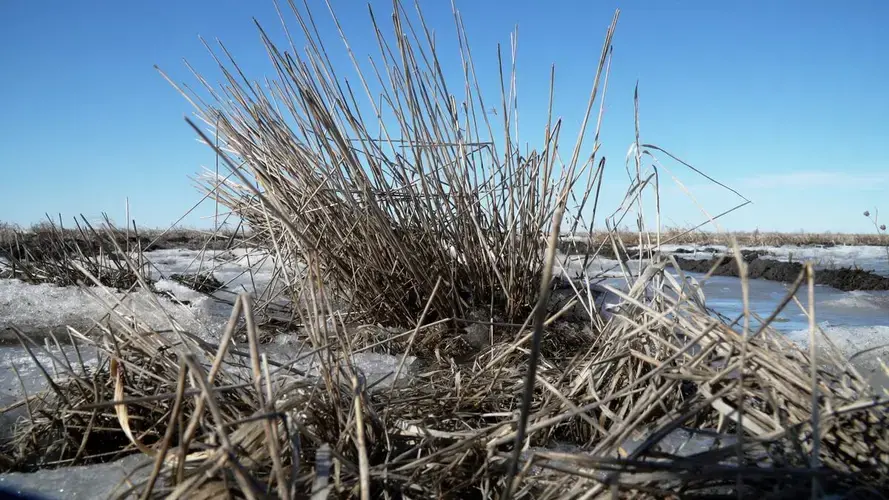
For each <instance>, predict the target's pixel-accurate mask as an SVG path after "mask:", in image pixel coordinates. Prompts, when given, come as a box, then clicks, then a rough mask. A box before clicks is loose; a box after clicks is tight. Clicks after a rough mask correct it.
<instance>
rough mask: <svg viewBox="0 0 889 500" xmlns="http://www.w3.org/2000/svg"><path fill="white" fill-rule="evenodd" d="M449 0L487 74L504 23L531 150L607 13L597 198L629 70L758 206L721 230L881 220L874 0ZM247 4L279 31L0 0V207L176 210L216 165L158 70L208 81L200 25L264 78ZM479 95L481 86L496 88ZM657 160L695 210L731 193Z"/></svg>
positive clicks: (573, 94)
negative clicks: (552, 87) (868, 212)
mask: <svg viewBox="0 0 889 500" xmlns="http://www.w3.org/2000/svg"><path fill="white" fill-rule="evenodd" d="M285 3H286V2H285ZM297 3H300V2H297ZM309 3H310V4H311V5H312V6H313V9H314V12H315V13H316V15H317V16H318V18H319V19H321V20H323V21H324V22H322V23H321V25H320V28H321V31H322V36H323V37H324V38H325V40H327V42H328V48H329V49H333V51H334V52H335V54H336V56H335V63H336V64H340V63H342V64H346V63H347V59H345V57H344V56H343V51H342V50H341V48H342V45H341V44H340V43H339V39H338V36H337V34H336V32H335V31H334V29H333V26H332V25H331V23H330V22H329V15H328V14H327V11H326V9H325V7H324V4H323V2H321V1H318V0H309ZM332 4H333V6H334V9H335V10H336V11H337V12H338V14H339V15H340V16H341V18H342V19H341V20H342V21H343V23H344V27H345V29H346V32H347V34H348V36H349V38H350V41H351V43H352V46H353V49H354V50H355V52H356V54H357V55H358V56H359V57H366V56H367V55H368V54H374V55H375V54H376V48H375V45H374V44H372V38H371V36H372V33H371V31H370V30H369V27H368V26H369V25H368V23H367V22H366V20H367V18H368V13H367V8H366V4H364V3H361V2H346V1H342V0H339V1H338V0H332ZM372 4H373V6H374V9H375V12H376V13H377V15H378V18H387V17H388V14H389V12H390V11H391V2H390V1H389V0H385V1H374V2H372ZM423 5H424V7H423V8H424V13H425V15H426V19H427V22H428V23H429V24H430V25H431V26H432V27H433V28H434V29H435V30H436V32H437V33H440V34H441V41H440V42H439V43H440V44H441V45H442V50H443V57H444V58H445V59H446V61H445V64H446V65H454V66H456V65H457V64H458V63H459V62H458V60H457V59H456V58H457V57H458V53H457V51H456V49H455V48H454V46H453V45H451V46H447V45H445V44H444V42H450V41H451V40H453V33H454V28H453V19H452V17H451V15H450V5H449V2H442V1H429V2H423ZM506 5H509V7H506ZM457 7H458V9H460V11H461V13H462V14H463V18H464V20H465V24H466V27H467V30H468V33H469V37H470V42H471V44H472V47H473V55H474V56H475V58H476V64H477V66H478V67H479V70H480V72H483V73H487V74H489V75H490V77H491V81H494V80H493V79H494V78H496V68H495V66H494V65H493V63H494V61H495V60H496V59H495V57H494V56H495V48H496V44H497V43H498V42H501V43H503V44H504V46H506V47H508V46H509V35H510V32H511V30H512V29H513V27H514V26H515V25H518V30H519V50H518V54H519V60H518V70H519V116H520V120H522V131H523V137H522V138H521V139H522V141H523V142H524V141H530V142H531V144H532V147H533V146H534V145H539V143H540V142H541V141H540V139H541V138H542V136H543V132H542V126H541V125H540V123H541V117H542V116H543V114H544V113H545V106H546V95H547V85H548V84H547V81H548V76H549V67H550V65H551V64H555V67H556V81H557V86H556V92H557V99H556V110H555V112H556V113H557V114H558V115H560V116H563V117H564V118H565V120H566V124H567V127H568V130H571V126H572V124H574V125H573V126H574V127H576V124H577V123H578V122H579V120H580V119H581V112H582V108H583V107H584V105H585V103H586V99H587V96H588V93H589V87H590V83H591V77H592V74H593V71H594V68H595V62H596V58H597V56H598V53H599V51H600V47H601V42H602V38H603V35H604V32H605V28H606V27H607V25H608V22H609V21H610V18H611V15H612V13H613V10H614V9H615V8H617V7H620V8H621V9H622V13H621V19H620V22H619V24H618V29H617V34H616V37H615V40H614V49H615V51H614V55H615V59H614V64H613V67H612V76H611V81H610V83H609V95H608V103H609V104H608V107H607V111H606V115H605V126H604V133H603V135H602V140H603V142H604V144H605V146H604V149H603V151H604V152H605V154H606V155H607V156H608V158H609V167H608V168H609V169H610V173H609V176H608V184H607V185H606V188H605V191H606V195H605V197H604V199H603V202H604V203H605V207H606V208H611V207H613V206H615V204H616V203H617V202H618V201H619V197H618V196H617V193H618V192H620V193H622V192H623V189H624V185H623V184H624V181H625V179H626V175H625V173H624V171H623V159H624V155H625V154H626V151H627V148H628V146H629V145H630V143H631V141H632V140H633V114H632V95H633V87H634V85H635V83H636V81H637V80H638V81H639V82H640V95H641V106H642V108H641V119H642V139H643V141H644V142H650V143H655V144H658V145H661V146H663V147H665V148H667V149H669V150H670V151H672V152H674V153H675V154H677V155H678V156H680V157H682V158H683V159H685V160H687V161H689V162H691V163H692V164H694V165H695V166H696V167H699V168H701V169H703V170H705V171H706V172H707V173H709V174H711V175H713V176H714V177H716V178H718V179H719V180H721V181H723V182H725V183H727V184H730V185H732V186H733V187H735V188H736V189H738V190H739V191H741V192H742V193H743V194H745V195H747V196H748V197H749V198H751V199H752V200H753V201H754V204H753V205H752V206H748V207H746V208H744V209H742V210H741V211H739V212H737V213H735V214H733V215H732V216H730V217H728V218H726V219H725V220H724V226H725V227H726V228H728V229H734V230H748V229H755V228H760V229H762V230H783V231H797V230H800V229H804V230H806V231H825V230H830V231H843V232H865V231H869V230H871V229H872V227H870V226H868V223H867V221H866V220H865V218H864V217H863V216H862V215H861V213H862V212H863V211H864V210H865V209H868V208H870V209H872V208H873V207H874V206H878V207H881V208H882V209H883V210H884V211H885V213H886V215H887V219H889V196H887V195H889V163H887V160H886V156H885V153H884V152H883V149H884V147H885V145H886V144H889V92H886V90H885V89H886V88H887V82H889V30H887V29H886V20H887V19H889V3H887V2H885V1H881V0H873V1H858V2H850V3H848V4H845V5H844V4H842V3H840V2H827V1H820V2H810V1H764V0H763V1H736V2H712V1H633V2H619V1H597V2H590V1H557V0H550V1H546V2H540V1H530V0H521V1H512V2H508V3H501V2H494V1H488V0H472V1H466V0H457ZM252 17H256V18H257V19H258V20H259V21H260V22H261V23H262V24H263V25H264V26H265V27H266V28H267V29H268V30H269V31H270V32H271V33H272V35H273V36H274V37H275V38H276V39H277V40H279V41H281V42H282V43H283V41H284V39H283V38H282V36H281V30H280V24H279V22H278V19H277V16H276V14H275V11H274V8H273V4H272V3H271V0H257V1H235V0H213V1H209V0H189V1H187V2H180V1H171V0H163V1H151V2H148V1H143V2H120V1H110V0H109V1H96V0H84V1H80V2H60V1H57V2H45V1H44V2H41V1H26V0H7V1H5V2H0V46H2V47H3V49H2V50H0V68H2V70H0V92H2V95H3V96H4V97H3V98H4V103H3V107H2V111H0V137H2V141H0V171H2V177H0V179H2V183H0V220H4V221H12V222H16V223H20V224H28V223H32V222H35V221H38V220H40V219H41V218H43V214H44V213H45V212H49V213H51V214H57V213H59V212H61V213H62V214H63V215H64V216H65V217H67V218H69V219H70V217H72V216H75V215H77V214H80V213H83V214H85V215H86V216H87V217H90V218H96V217H98V216H99V215H100V214H101V213H102V212H103V211H104V212H108V213H109V214H110V215H111V216H112V217H113V218H114V219H115V220H117V221H119V222H122V221H123V220H124V219H125V218H124V206H125V205H124V200H125V198H126V197H129V200H130V205H131V208H132V216H133V217H134V218H135V219H136V220H137V222H138V223H140V224H141V225H144V226H166V225H168V224H170V223H171V222H173V221H174V220H176V219H177V218H178V217H179V216H180V215H182V214H183V213H184V212H185V211H186V210H187V209H188V208H189V207H190V206H191V205H192V204H193V203H194V202H195V201H197V199H199V194H198V192H197V190H196V189H195V188H194V186H193V184H192V182H191V181H190V180H189V178H188V176H189V175H193V174H195V173H197V172H198V171H199V170H200V169H201V167H202V166H210V165H212V164H213V154H212V152H211V151H209V150H208V149H207V148H206V147H205V146H201V145H199V144H197V143H196V141H195V136H194V134H193V132H192V131H191V130H190V128H189V127H188V126H187V125H186V124H185V122H184V120H183V117H184V116H185V115H186V114H188V113H190V111H191V110H190V109H189V106H188V104H187V103H186V102H185V101H184V100H183V99H182V98H181V97H180V96H179V95H178V94H177V93H176V92H175V91H174V90H173V89H172V88H171V87H170V86H169V85H168V84H167V83H166V82H165V81H164V80H163V79H162V78H161V77H160V76H159V75H158V74H157V73H156V72H155V70H154V69H153V65H154V64H157V65H159V66H160V67H161V68H163V69H164V70H165V71H167V72H168V73H169V74H170V75H171V76H172V77H173V78H174V79H175V80H177V81H186V82H189V83H194V79H193V78H192V77H191V76H190V74H189V73H188V71H187V70H186V68H185V66H184V65H183V63H182V59H183V58H186V59H188V60H189V62H191V63H193V64H194V65H195V66H197V67H198V68H199V69H201V70H207V71H208V72H209V74H211V75H213V76H214V77H215V73H213V72H212V69H213V65H212V61H211V60H210V58H209V56H208V55H207V53H206V51H205V49H204V48H203V46H202V45H201V43H200V42H199V40H198V35H202V36H204V37H205V38H207V39H209V40H211V41H212V40H213V39H214V38H219V39H221V40H222V41H223V42H224V43H225V44H226V45H227V47H228V48H229V49H230V50H231V51H232V52H233V53H234V55H235V57H236V58H237V59H238V61H239V63H243V64H244V66H245V67H246V69H247V72H248V75H249V76H250V77H251V78H254V79H256V78H261V77H263V76H265V75H267V74H268V75H270V74H271V72H269V71H268V63H267V58H266V56H265V54H264V52H263V48H262V45H261V43H260V41H259V37H258V34H257V30H256V28H255V27H254V25H253V24H252V20H251V18H252ZM448 58H449V59H448ZM446 69H447V68H446ZM485 91H486V95H488V96H489V97H488V99H489V100H490V99H491V98H495V97H496V96H497V92H498V89H497V88H496V87H493V86H492V87H489V88H487V89H485ZM575 130H576V128H575ZM571 135H572V136H573V134H571ZM667 165H668V166H669V167H670V168H671V170H672V171H673V172H676V173H677V174H679V176H680V179H681V180H682V182H684V183H686V184H687V185H689V187H690V188H691V189H692V190H693V192H694V193H695V195H696V196H697V198H698V202H700V203H701V204H702V205H703V206H704V207H705V208H707V209H708V210H709V211H711V212H713V213H718V212H720V211H722V210H723V209H725V208H728V207H729V206H731V205H732V204H733V203H734V201H735V200H733V199H731V198H730V197H728V196H726V195H725V194H724V193H722V192H720V191H718V190H715V189H713V188H712V187H709V186H706V185H705V183H704V182H702V180H699V179H696V178H695V177H694V176H691V175H689V174H688V173H687V172H685V171H684V170H683V169H681V167H679V166H678V165H675V164H671V163H667ZM663 182H665V183H666V179H665V180H664V181H663ZM663 195H664V199H665V202H664V203H665V212H666V220H665V223H666V224H670V225H682V226H685V225H689V224H692V223H697V222H699V221H701V220H702V218H701V215H700V213H699V212H698V211H697V209H695V207H694V204H692V203H691V202H690V201H687V200H686V199H685V197H684V195H682V194H681V191H680V190H679V189H678V188H675V187H670V186H665V187H664V190H663ZM212 212H213V207H212V205H210V204H207V205H205V206H203V207H201V208H200V209H199V212H198V213H197V214H196V215H193V216H191V217H189V218H188V219H187V220H186V223H187V224H188V225H191V226H205V225H207V224H208V223H207V222H206V221H205V220H202V219H200V218H199V217H198V216H199V215H208V214H211V213H212ZM887 221H889V220H887Z"/></svg>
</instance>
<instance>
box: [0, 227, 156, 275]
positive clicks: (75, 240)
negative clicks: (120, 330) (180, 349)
mask: <svg viewBox="0 0 889 500" xmlns="http://www.w3.org/2000/svg"><path fill="white" fill-rule="evenodd" d="M106 222H107V221H106ZM74 226H75V227H74V228H73V229H68V228H65V227H64V225H63V223H62V221H61V220H59V221H58V222H54V221H52V220H51V219H50V220H49V221H48V222H47V223H45V224H43V225H41V226H39V227H37V228H32V230H31V231H22V230H20V229H17V228H15V229H11V230H9V231H8V232H7V234H4V235H3V239H2V241H0V277H2V278H15V279H20V280H22V281H25V282H28V283H34V284H36V283H53V284H55V285H58V286H75V285H77V284H78V283H85V284H87V285H93V284H101V285H103V286H108V287H112V288H118V289H122V290H127V289H130V288H132V287H133V286H134V285H136V284H137V282H138V278H137V276H138V274H139V273H145V271H146V270H147V263H146V262H145V260H144V258H143V256H142V252H141V247H139V246H138V245H137V244H134V243H135V242H137V241H138V239H139V235H138V232H135V231H134V232H133V233H132V236H131V235H130V234H129V232H128V231H125V230H124V231H122V230H118V229H115V228H113V227H112V226H110V224H109V225H107V228H96V227H94V226H93V225H92V224H90V223H89V221H87V220H86V219H85V218H83V217H81V219H80V220H77V219H75V220H74ZM128 258H130V259H131V261H130V262H127V259H128ZM87 276H93V277H94V278H95V281H90V280H88V279H87Z"/></svg>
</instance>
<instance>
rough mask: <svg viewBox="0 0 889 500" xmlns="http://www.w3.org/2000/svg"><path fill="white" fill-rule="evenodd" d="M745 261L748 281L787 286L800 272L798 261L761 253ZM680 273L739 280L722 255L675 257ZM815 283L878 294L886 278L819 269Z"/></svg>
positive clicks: (887, 283) (887, 282) (735, 266)
mask: <svg viewBox="0 0 889 500" xmlns="http://www.w3.org/2000/svg"><path fill="white" fill-rule="evenodd" d="M742 253H743V257H744V260H745V261H746V262H747V276H748V277H749V278H752V279H765V280H771V281H781V282H784V283H791V282H793V281H794V280H796V278H797V277H798V276H799V275H800V273H801V272H802V271H803V265H802V264H800V263H798V262H782V261H779V260H774V259H766V258H763V257H762V256H763V254H764V253H763V252H759V251H750V252H742ZM675 258H676V261H677V262H678V263H679V266H680V267H681V268H682V270H683V271H688V272H696V273H709V272H711V270H712V274H713V275H715V276H734V277H739V276H740V273H739V272H738V263H737V262H736V261H735V259H733V258H731V257H728V256H722V257H715V258H713V259H704V260H697V259H686V258H683V257H679V256H678V255H677V256H675ZM815 283H816V284H818V285H827V286H831V287H833V288H836V289H838V290H842V291H844V292H849V291H853V290H863V291H875V290H877V291H879V290H889V278H887V277H885V276H880V275H878V274H874V273H872V272H870V271H864V270H862V269H852V268H839V269H821V270H818V271H816V272H815Z"/></svg>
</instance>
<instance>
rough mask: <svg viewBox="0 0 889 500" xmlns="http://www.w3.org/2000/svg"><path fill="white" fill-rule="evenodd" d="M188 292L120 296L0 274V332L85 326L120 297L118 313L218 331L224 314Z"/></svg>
mask: <svg viewBox="0 0 889 500" xmlns="http://www.w3.org/2000/svg"><path fill="white" fill-rule="evenodd" d="M91 294H95V295H91ZM191 298H192V299H193V301H192V302H190V304H188V305H182V304H177V303H175V302H173V301H172V300H169V299H167V298H164V297H160V296H157V295H155V294H153V293H151V292H147V291H138V292H134V293H131V294H129V295H126V296H125V295H124V294H123V293H121V292H113V291H109V290H107V289H104V288H97V287H94V288H89V289H87V290H84V289H81V288H78V287H58V286H55V285H50V284H39V285H31V284H28V283H24V282H21V281H19V280H11V279H3V280H0V332H2V331H4V330H8V329H9V328H11V327H13V326H15V327H17V328H19V329H20V330H23V331H24V332H25V333H40V332H42V331H47V330H53V331H56V332H58V331H59V329H60V327H64V326H65V325H72V326H76V327H78V328H87V327H89V326H91V325H93V324H94V323H93V322H94V321H95V320H101V319H102V318H103V317H105V316H106V315H107V314H108V313H109V310H108V307H107V306H106V305H105V304H104V303H103V301H104V302H108V303H110V304H117V301H120V302H121V303H122V304H123V305H122V306H118V309H117V310H118V311H120V313H122V314H124V315H125V316H135V317H137V318H138V319H139V320H140V321H142V322H143V323H145V324H147V325H148V326H149V327H150V328H154V329H170V319H168V317H169V318H172V320H173V321H175V322H176V323H177V324H179V325H180V326H181V327H182V328H184V329H186V330H188V331H191V332H194V333H197V334H199V335H203V336H208V337H211V338H212V337H215V336H218V334H219V332H220V329H221V327H222V326H223V325H224V320H225V318H221V317H219V314H218V313H219V309H218V307H217V303H216V302H215V301H214V300H213V299H210V298H208V297H204V296H200V297H191ZM63 330H64V329H63V328H62V331H63Z"/></svg>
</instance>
